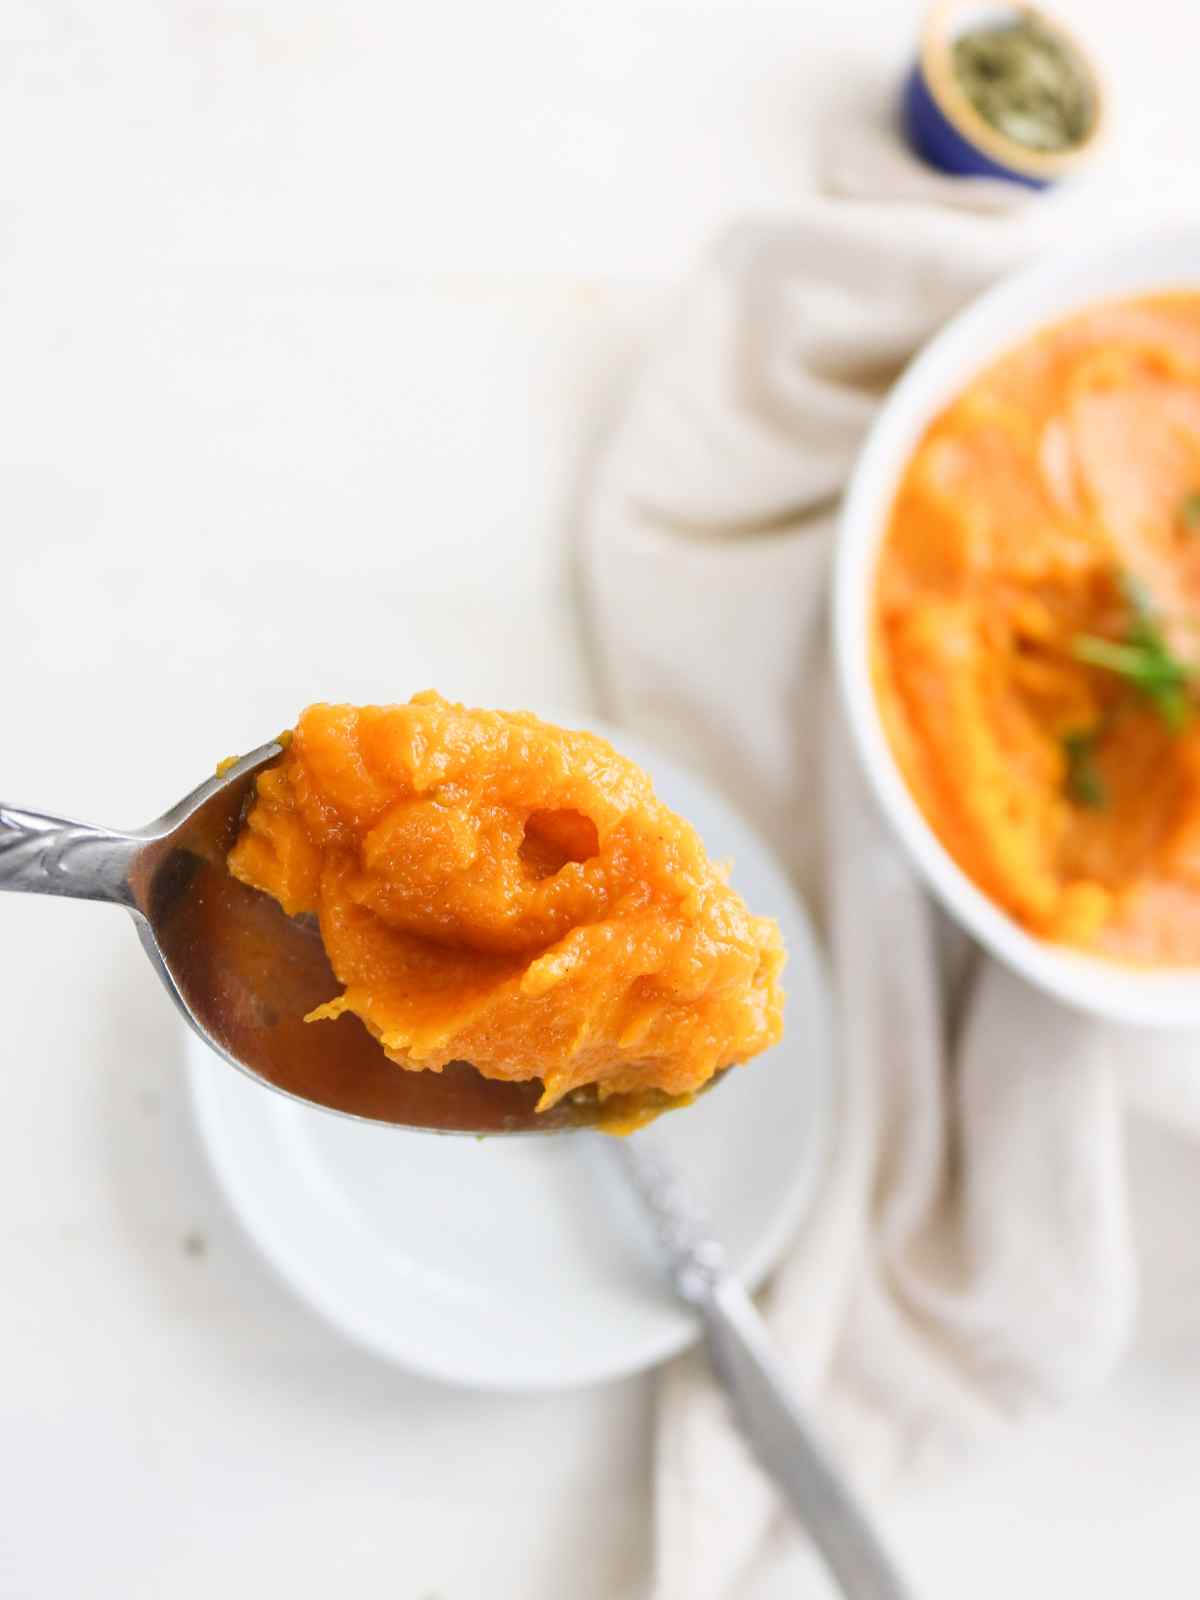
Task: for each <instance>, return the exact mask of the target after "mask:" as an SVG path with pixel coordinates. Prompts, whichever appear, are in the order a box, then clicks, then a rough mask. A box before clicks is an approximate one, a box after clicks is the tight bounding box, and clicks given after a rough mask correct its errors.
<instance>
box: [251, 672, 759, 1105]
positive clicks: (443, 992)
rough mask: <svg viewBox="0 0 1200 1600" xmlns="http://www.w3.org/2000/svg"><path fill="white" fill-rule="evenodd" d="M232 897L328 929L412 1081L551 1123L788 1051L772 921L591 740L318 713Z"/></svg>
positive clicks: (373, 1025)
mask: <svg viewBox="0 0 1200 1600" xmlns="http://www.w3.org/2000/svg"><path fill="white" fill-rule="evenodd" d="M229 867H230V870H231V872H232V873H233V874H234V876H235V877H237V878H239V879H241V880H242V881H243V882H244V883H248V884H250V885H252V886H254V887H255V888H258V889H262V890H265V891H266V892H267V893H268V894H271V895H273V896H274V897H275V898H276V899H277V900H278V901H279V902H280V904H281V905H282V906H283V908H284V910H285V911H287V912H288V913H289V914H290V915H295V914H298V913H302V912H309V913H312V914H314V915H315V916H316V917H317V919H318V921H319V925H320V930H321V937H322V939H323V941H324V945H325V949H326V952H327V953H328V956H329V961H330V964H331V966H332V968H333V971H334V973H335V974H336V977H337V980H338V982H339V983H341V984H342V985H343V986H344V987H343V990H342V993H340V994H338V995H331V997H330V999H329V1001H328V1003H327V1004H325V1005H322V1006H320V1007H319V1008H318V1009H317V1010H316V1011H314V1012H313V1013H312V1014H311V1015H310V1017H309V1018H308V1019H307V1020H309V1021H311V1022H319V1021H320V1020H321V1019H322V1018H329V1017H337V1016H340V1015H341V1013H342V1012H344V1011H351V1012H354V1013H355V1014H356V1015H357V1016H358V1017H360V1018H361V1019H362V1022H363V1023H364V1024H365V1026H366V1027H367V1028H368V1029H369V1030H370V1031H371V1033H372V1034H374V1035H375V1037H376V1038H377V1039H378V1040H379V1042H380V1044H381V1045H382V1047H383V1049H384V1051H385V1052H386V1053H387V1055H388V1056H389V1057H390V1058H391V1059H392V1060H393V1061H395V1062H396V1063H397V1064H398V1066H400V1067H404V1068H409V1069H414V1070H431V1071H435V1072H436V1071H438V1070H440V1069H441V1068H442V1067H443V1066H445V1065H446V1064H447V1063H449V1062H452V1061H468V1062H470V1063H472V1065H474V1066H475V1067H476V1068H477V1069H478V1071H479V1072H481V1073H483V1074H484V1075H485V1076H487V1077H491V1078H503V1079H509V1080H526V1079H534V1078H536V1079H540V1080H541V1082H542V1085H543V1091H544V1092H543V1094H542V1097H541V1100H540V1102H539V1107H538V1109H539V1110H544V1109H546V1108H547V1107H549V1106H552V1105H554V1104H555V1102H556V1101H558V1100H559V1099H561V1097H562V1096H563V1095H566V1094H569V1093H571V1092H572V1091H574V1090H578V1089H582V1088H584V1087H585V1086H595V1089H594V1090H593V1089H591V1088H590V1087H589V1092H597V1091H598V1093H599V1094H600V1096H601V1097H602V1098H605V1097H608V1096H610V1095H622V1096H626V1095H630V1094H633V1095H635V1096H637V1095H645V1096H647V1097H649V1099H650V1100H651V1101H653V1102H654V1103H655V1104H657V1105H663V1104H667V1103H670V1102H673V1101H675V1100H677V1099H686V1098H687V1097H689V1096H691V1095H692V1094H694V1093H695V1092H696V1091H697V1090H698V1089H700V1088H702V1087H703V1085H704V1084H705V1083H707V1082H708V1081H709V1080H710V1079H711V1078H712V1076H713V1075H714V1073H716V1072H717V1071H719V1070H720V1069H722V1068H724V1067H728V1066H731V1065H733V1064H735V1063H740V1062H744V1061H746V1060H747V1059H748V1058H749V1057H751V1056H753V1055H756V1054H757V1053H758V1052H759V1051H761V1050H764V1049H766V1048H767V1046H768V1045H771V1044H773V1043H774V1042H775V1041H776V1040H777V1039H778V1038H779V1036H780V1033H781V1031H782V1017H783V991H782V990H781V988H780V985H779V976H780V971H781V969H782V967H783V963H784V959H785V957H784V951H783V945H782V942H781V939H780V935H779V930H778V928H777V926H776V924H775V923H774V922H773V921H771V920H770V919H768V918H765V917H754V916H751V915H750V913H749V911H748V910H747V909H746V906H745V905H744V903H743V902H742V900H741V898H740V897H739V896H738V895H737V894H736V893H735V891H734V890H733V889H732V888H730V886H729V884H728V883H727V881H726V874H725V871H724V869H723V868H721V867H720V866H717V865H715V864H714V863H713V862H711V861H710V860H709V859H708V857H707V855H706V854H705V851H704V846H703V845H702V843H701V841H700V839H699V837H698V835H697V834H696V832H695V830H694V829H693V828H692V827H691V826H690V824H688V823H687V822H685V821H684V820H683V819H682V818H681V817H678V816H676V815H675V814H674V813H673V812H671V811H669V810H668V809H667V807H666V806H664V805H663V804H662V803H661V801H659V800H658V799H657V798H656V797H655V793H654V789H653V787H652V785H651V782H650V779H649V778H648V777H647V776H646V774H645V773H644V772H642V771H641V770H640V768H638V767H637V766H635V765H634V764H633V762H631V761H627V760H626V759H625V758H624V757H622V756H620V755H618V754H617V752H616V751H615V750H613V748H612V747H611V746H610V745H608V744H607V743H605V741H604V740H603V739H600V738H597V737H596V736H595V735H594V734H590V733H575V732H568V731H566V730H565V729H562V728H556V727H552V726H550V725H549V724H548V723H545V722H541V721H539V720H538V718H536V717H534V716H532V715H530V714H529V713H527V712H512V713H509V712H498V711H474V710H468V709H467V708H465V707H464V706H461V705H452V704H450V703H449V702H448V701H446V700H443V699H442V698H441V697H440V696H439V695H437V694H434V693H432V692H429V693H425V694H419V695H416V696H414V698H413V699H412V700H410V701H409V702H408V704H406V705H394V706H363V707H356V706H336V705H315V706H310V707H309V708H308V710H307V711H305V712H303V713H302V714H301V717H300V720H299V723H298V724H297V726H296V728H295V730H294V732H293V733H292V734H291V736H290V738H289V739H288V740H287V745H286V750H285V752H284V755H283V757H282V759H281V760H280V761H279V762H277V763H276V765H275V766H273V767H271V768H270V769H268V770H267V771H266V772H263V773H262V774H260V776H259V778H258V780H257V792H256V795H255V798H254V801H253V803H252V805H251V807H250V810H249V812H248V814H247V816H246V819H245V822H244V824H243V826H242V830H241V832H240V834H239V837H238V839H237V842H236V844H235V845H234V848H233V850H232V852H231V853H230V855H229Z"/></svg>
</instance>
